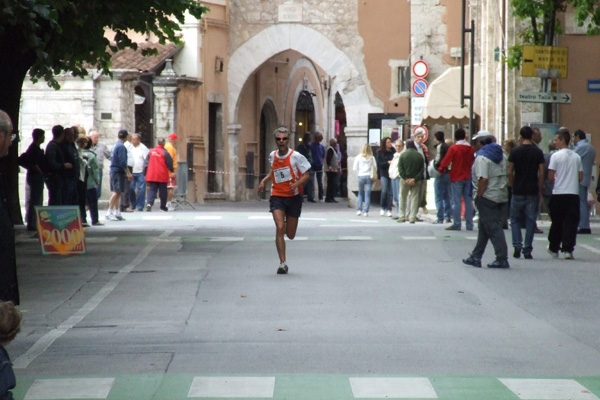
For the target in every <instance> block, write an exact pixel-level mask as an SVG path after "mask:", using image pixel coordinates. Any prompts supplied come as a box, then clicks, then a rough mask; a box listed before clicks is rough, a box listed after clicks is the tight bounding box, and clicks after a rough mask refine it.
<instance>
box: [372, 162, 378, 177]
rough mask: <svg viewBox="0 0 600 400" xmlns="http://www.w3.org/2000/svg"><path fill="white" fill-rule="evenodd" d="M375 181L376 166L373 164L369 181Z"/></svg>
mask: <svg viewBox="0 0 600 400" xmlns="http://www.w3.org/2000/svg"><path fill="white" fill-rule="evenodd" d="M375 179H377V164H375V162H373V163H372V164H371V180H372V181H374V180H375Z"/></svg>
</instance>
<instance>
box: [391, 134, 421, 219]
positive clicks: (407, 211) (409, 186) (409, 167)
mask: <svg viewBox="0 0 600 400" xmlns="http://www.w3.org/2000/svg"><path fill="white" fill-rule="evenodd" d="M404 146H405V147H406V151H404V152H403V153H402V154H401V155H400V159H399V160H398V174H399V175H400V205H399V207H398V222H399V223H402V222H406V217H407V216H408V222H410V223H411V224H414V223H415V222H416V220H417V211H418V210H419V196H420V195H421V185H423V182H424V179H423V177H424V172H423V170H424V169H425V163H424V162H423V155H421V154H419V151H418V150H417V146H419V144H418V143H416V142H415V141H413V140H407V141H406V142H405V143H404Z"/></svg>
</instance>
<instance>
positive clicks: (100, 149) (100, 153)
mask: <svg viewBox="0 0 600 400" xmlns="http://www.w3.org/2000/svg"><path fill="white" fill-rule="evenodd" d="M88 136H89V137H90V138H91V139H92V147H91V150H92V151H93V152H94V153H96V156H97V157H98V168H99V174H100V175H99V176H100V177H99V178H98V186H97V187H96V189H97V191H98V199H100V196H101V195H102V176H103V171H104V160H105V159H107V160H110V150H108V147H106V145H105V144H104V143H102V142H101V141H100V132H98V131H97V130H96V129H95V128H92V129H90V133H89V135H88Z"/></svg>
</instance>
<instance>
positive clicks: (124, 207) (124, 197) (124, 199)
mask: <svg viewBox="0 0 600 400" xmlns="http://www.w3.org/2000/svg"><path fill="white" fill-rule="evenodd" d="M131 140H132V135H131V133H127V139H126V140H125V142H123V145H124V146H125V148H126V149H127V170H128V172H129V175H131V176H132V180H131V181H129V182H125V187H124V188H123V193H122V194H121V203H120V207H121V212H132V211H133V207H135V204H131V202H130V194H129V191H130V187H131V182H132V181H133V172H132V171H133V143H132V142H131Z"/></svg>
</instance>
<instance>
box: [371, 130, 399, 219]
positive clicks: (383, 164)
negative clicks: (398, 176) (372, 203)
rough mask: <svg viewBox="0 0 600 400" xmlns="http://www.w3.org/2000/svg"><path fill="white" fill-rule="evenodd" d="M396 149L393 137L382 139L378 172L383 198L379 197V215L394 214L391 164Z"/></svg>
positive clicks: (378, 155) (378, 153)
mask: <svg viewBox="0 0 600 400" xmlns="http://www.w3.org/2000/svg"><path fill="white" fill-rule="evenodd" d="M395 152H396V150H395V149H394V146H393V145H392V138H390V137H384V138H383V139H381V143H380V146H379V150H378V151H377V155H376V160H377V174H378V175H379V182H380V183H381V199H379V205H380V207H381V209H380V210H379V215H381V216H384V215H385V216H388V217H391V216H392V199H393V196H392V181H391V180H390V164H391V163H392V158H394V153H395Z"/></svg>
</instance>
